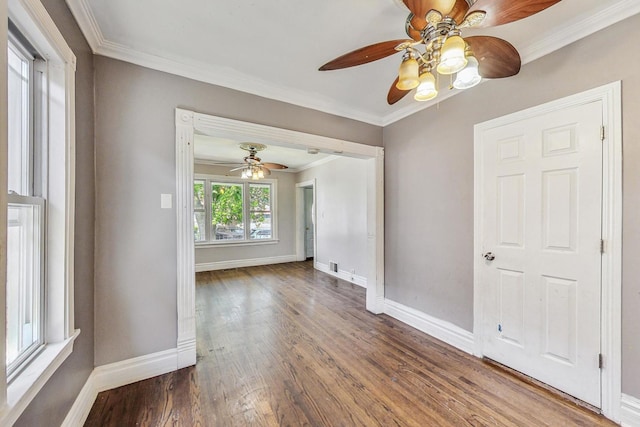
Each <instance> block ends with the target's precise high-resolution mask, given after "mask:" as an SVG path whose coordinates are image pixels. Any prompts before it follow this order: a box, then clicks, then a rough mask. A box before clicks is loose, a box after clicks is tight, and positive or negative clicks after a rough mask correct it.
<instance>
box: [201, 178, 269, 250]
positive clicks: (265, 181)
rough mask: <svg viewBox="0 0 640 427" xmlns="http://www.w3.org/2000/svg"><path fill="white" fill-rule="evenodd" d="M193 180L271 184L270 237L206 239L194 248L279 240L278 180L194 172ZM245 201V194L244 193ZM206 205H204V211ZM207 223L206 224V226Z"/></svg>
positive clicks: (266, 242)
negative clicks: (249, 178)
mask: <svg viewBox="0 0 640 427" xmlns="http://www.w3.org/2000/svg"><path fill="white" fill-rule="evenodd" d="M195 180H209V181H212V182H214V181H215V182H220V183H225V184H243V185H244V184H271V236H272V237H271V239H254V240H251V239H246V240H229V241H227V240H218V241H215V240H208V241H204V242H195V247H196V248H213V247H216V248H218V247H226V246H260V245H273V244H276V243H279V242H280V239H279V238H278V180H277V179H269V178H264V179H260V180H257V181H256V180H247V179H242V178H233V177H229V176H224V175H211V174H202V173H199V174H195V175H194V181H195ZM243 197H245V200H244V201H243V205H244V202H246V197H248V196H246V195H244V196H243ZM206 211H207V207H206V206H205V212H206ZM208 225H209V224H207V226H208Z"/></svg>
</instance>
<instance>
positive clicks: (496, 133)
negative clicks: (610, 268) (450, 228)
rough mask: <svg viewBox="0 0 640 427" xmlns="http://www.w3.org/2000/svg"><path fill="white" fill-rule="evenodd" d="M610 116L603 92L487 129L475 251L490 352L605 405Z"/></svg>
mask: <svg viewBox="0 0 640 427" xmlns="http://www.w3.org/2000/svg"><path fill="white" fill-rule="evenodd" d="M602 117H603V113H602V103H601V102H600V101H598V102H592V103H589V104H585V105H580V106H573V107H569V108H565V109H563V110H560V111H556V112H552V113H546V114H543V115H540V116H537V117H534V118H530V119H526V120H522V121H518V122H515V123H511V124H508V125H504V126H500V127H496V128H492V129H486V130H484V131H483V132H482V133H481V134H480V146H479V149H480V150H482V151H481V156H482V158H481V161H480V163H479V164H480V167H481V168H482V170H481V171H480V175H479V176H480V179H481V180H482V181H481V183H480V185H481V186H482V187H481V188H482V191H483V193H484V194H483V196H482V197H483V200H482V201H480V203H481V213H480V215H481V217H480V227H482V228H481V233H482V234H481V236H482V238H481V245H482V249H483V254H477V256H483V257H484V259H483V261H482V263H481V266H480V268H479V270H478V278H479V280H480V286H481V288H480V289H482V294H483V296H482V297H481V306H482V310H481V311H482V313H481V316H482V323H481V325H482V331H481V339H482V344H481V345H482V352H483V355H484V356H486V357H489V358H490V359H494V360H496V361H498V362H500V363H502V364H504V365H507V366H509V367H512V368H514V369H516V370H518V371H520V372H523V373H525V374H527V375H529V376H532V377H534V378H537V379H539V380H541V381H543V382H545V383H547V384H549V385H551V386H553V387H556V388H558V389H560V390H563V391H564V392H566V393H568V394H570V395H572V396H575V397H577V398H579V399H581V400H583V401H586V402H588V403H590V404H592V405H595V406H597V407H600V405H601V397H600V392H601V390H600V378H601V377H600V369H599V353H600V301H601V248H600V244H601V240H600V239H601V235H602V234H601V205H602V142H601V137H600V134H601V126H602ZM487 252H490V254H487ZM493 257H495V258H494V259H493V260H491V259H492V258H493Z"/></svg>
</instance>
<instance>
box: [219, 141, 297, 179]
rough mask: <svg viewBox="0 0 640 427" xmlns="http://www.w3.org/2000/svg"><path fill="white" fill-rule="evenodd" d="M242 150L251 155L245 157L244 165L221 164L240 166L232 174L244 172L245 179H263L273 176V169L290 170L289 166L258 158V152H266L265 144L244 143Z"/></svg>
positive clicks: (241, 145)
mask: <svg viewBox="0 0 640 427" xmlns="http://www.w3.org/2000/svg"><path fill="white" fill-rule="evenodd" d="M239 146H240V148H241V149H243V150H245V151H248V152H249V155H248V156H246V157H244V158H243V159H242V160H243V163H237V164H236V163H219V164H224V165H238V167H237V168H234V169H231V170H230V172H235V171H242V175H241V176H242V178H243V179H255V180H257V179H261V178H264V177H265V176H266V175H271V169H288V166H286V165H283V164H280V163H267V162H263V161H262V159H261V158H260V157H258V156H257V154H258V151H262V150H265V149H266V148H267V146H266V145H264V144H257V143H254V142H243V143H242V144H240V145H239Z"/></svg>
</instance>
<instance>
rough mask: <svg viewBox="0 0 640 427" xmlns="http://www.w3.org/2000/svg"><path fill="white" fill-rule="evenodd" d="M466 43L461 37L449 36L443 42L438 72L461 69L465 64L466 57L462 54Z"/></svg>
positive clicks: (450, 72) (451, 71) (448, 72)
mask: <svg viewBox="0 0 640 427" xmlns="http://www.w3.org/2000/svg"><path fill="white" fill-rule="evenodd" d="M465 47H466V44H465V42H464V40H463V38H462V37H460V36H451V37H449V38H448V39H447V41H445V42H444V45H443V46H442V53H441V55H440V63H439V64H438V72H439V73H440V74H453V73H457V72H458V71H460V70H462V69H463V68H464V67H465V66H466V65H467V58H466V57H465V56H464V49H465Z"/></svg>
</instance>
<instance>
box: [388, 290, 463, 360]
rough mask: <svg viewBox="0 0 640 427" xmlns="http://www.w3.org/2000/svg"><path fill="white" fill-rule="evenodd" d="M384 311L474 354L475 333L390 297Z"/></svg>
mask: <svg viewBox="0 0 640 427" xmlns="http://www.w3.org/2000/svg"><path fill="white" fill-rule="evenodd" d="M384 313H385V314H387V315H389V316H391V317H393V318H394V319H398V320H399V321H401V322H403V323H406V324H407V325H409V326H411V327H414V328H416V329H417V330H419V331H421V332H424V333H425V334H427V335H430V336H432V337H434V338H437V339H439V340H440V341H443V342H445V343H447V344H449V345H451V346H453V347H455V348H457V349H458V350H462V351H464V352H465V353H469V354H473V348H474V344H473V334H472V333H471V332H469V331H466V330H464V329H462V328H460V327H459V326H456V325H454V324H453V323H449V322H447V321H444V320H441V319H438V318H435V317H432V316H429V315H428V314H426V313H423V312H422V311H419V310H416V309H414V308H411V307H407V306H406V305H403V304H400V303H398V302H395V301H392V300H390V299H385V300H384Z"/></svg>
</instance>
